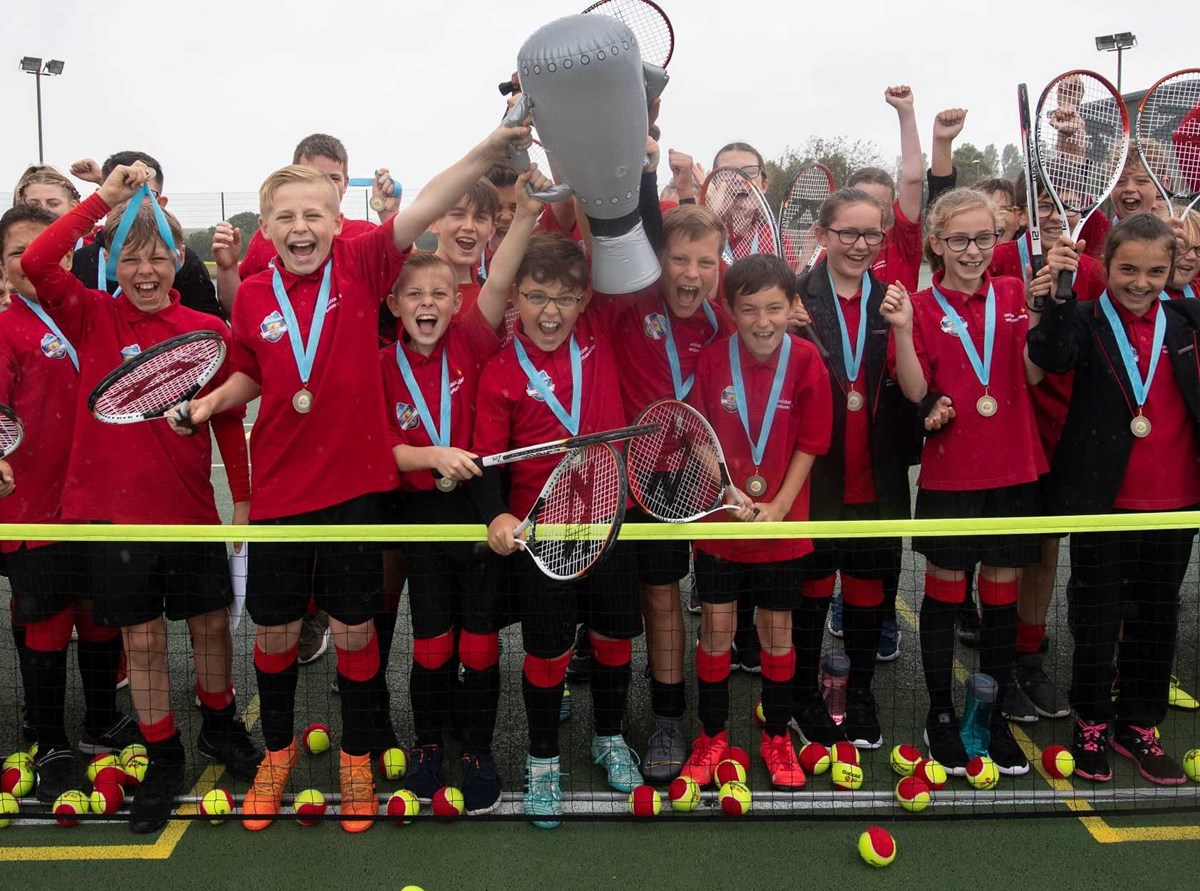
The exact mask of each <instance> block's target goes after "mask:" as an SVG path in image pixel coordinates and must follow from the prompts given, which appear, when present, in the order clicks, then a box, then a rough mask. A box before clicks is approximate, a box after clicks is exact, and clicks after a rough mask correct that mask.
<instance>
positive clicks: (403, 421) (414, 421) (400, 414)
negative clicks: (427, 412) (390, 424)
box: [396, 402, 421, 430]
mask: <svg viewBox="0 0 1200 891" xmlns="http://www.w3.org/2000/svg"><path fill="white" fill-rule="evenodd" d="M396 420H397V421H398V422H399V423H400V429H401V430H415V429H417V428H418V427H420V426H421V416H420V415H419V414H417V410H416V409H415V408H414V407H413V406H411V405H409V404H408V403H407V402H397V403H396Z"/></svg>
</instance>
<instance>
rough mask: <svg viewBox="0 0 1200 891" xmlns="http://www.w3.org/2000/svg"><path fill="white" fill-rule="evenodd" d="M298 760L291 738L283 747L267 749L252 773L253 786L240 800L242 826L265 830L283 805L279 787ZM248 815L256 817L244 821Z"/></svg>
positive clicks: (297, 752) (295, 747)
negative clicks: (272, 749)
mask: <svg viewBox="0 0 1200 891" xmlns="http://www.w3.org/2000/svg"><path fill="white" fill-rule="evenodd" d="M299 760H300V747H299V746H297V745H296V740H294V739H293V740H292V741H291V743H289V744H288V747H287V748H286V749H279V750H278V751H275V752H272V751H271V750H270V749H268V750H267V752H266V754H264V755H263V760H262V763H261V764H259V765H258V770H257V771H256V772H255V774H254V785H253V786H251V787H250V791H249V792H247V793H246V797H245V799H244V800H243V801H242V815H243V819H242V825H243V826H245V827H246V828H247V829H249V830H250V831H251V832H258V831H260V830H262V829H266V828H267V827H268V826H270V825H271V824H272V823H273V822H275V816H276V815H277V814H278V813H279V812H280V810H281V809H282V806H283V790H284V789H285V788H286V787H287V781H288V777H289V776H290V775H291V773H292V768H293V767H295V766H296V762H297V761H299ZM247 815H249V816H252V817H255V818H257V819H251V820H247V819H245V817H246V816H247Z"/></svg>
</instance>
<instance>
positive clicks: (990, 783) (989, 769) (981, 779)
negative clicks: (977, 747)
mask: <svg viewBox="0 0 1200 891" xmlns="http://www.w3.org/2000/svg"><path fill="white" fill-rule="evenodd" d="M967 782H968V783H970V784H971V785H972V786H974V787H975V788H976V789H995V788H996V784H997V783H998V782H1000V771H999V770H998V769H997V767H996V762H995V761H993V760H992V759H991V758H989V757H988V756H987V755H980V756H977V757H975V758H972V759H971V760H970V761H968V762H967Z"/></svg>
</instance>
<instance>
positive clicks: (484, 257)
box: [478, 247, 487, 282]
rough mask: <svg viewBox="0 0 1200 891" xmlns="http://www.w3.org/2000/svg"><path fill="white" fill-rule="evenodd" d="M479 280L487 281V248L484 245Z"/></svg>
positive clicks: (480, 260) (480, 257)
mask: <svg viewBox="0 0 1200 891" xmlns="http://www.w3.org/2000/svg"><path fill="white" fill-rule="evenodd" d="M478 272H479V281H481V282H486V281H487V248H486V247H484V249H483V253H481V254H480V255H479V270H478Z"/></svg>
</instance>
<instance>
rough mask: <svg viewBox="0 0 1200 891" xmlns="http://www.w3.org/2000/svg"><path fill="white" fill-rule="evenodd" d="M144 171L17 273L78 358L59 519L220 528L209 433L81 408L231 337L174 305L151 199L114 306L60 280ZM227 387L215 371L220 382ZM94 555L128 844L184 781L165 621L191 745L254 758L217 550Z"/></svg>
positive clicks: (249, 761) (59, 230)
mask: <svg viewBox="0 0 1200 891" xmlns="http://www.w3.org/2000/svg"><path fill="white" fill-rule="evenodd" d="M153 172H154V171H152V170H150V169H149V168H148V167H146V166H145V165H143V164H141V163H140V162H139V163H137V164H134V165H133V166H124V165H121V166H118V167H116V168H115V169H114V170H113V172H112V173H111V174H110V175H109V177H108V178H107V179H106V180H105V181H104V185H102V186H101V187H100V190H99V191H98V192H97V193H96V194H95V195H93V196H92V197H90V198H88V199H87V200H86V201H84V202H83V203H82V204H80V205H79V206H78V207H76V208H75V209H74V210H72V211H70V212H69V213H67V214H66V215H65V216H63V217H62V218H60V219H59V220H58V221H57V222H55V223H54V225H52V226H50V228H48V229H47V230H46V231H45V232H43V233H42V234H41V235H39V236H38V238H37V239H36V240H35V241H34V242H33V244H32V245H30V246H29V248H28V250H26V252H25V254H24V255H23V256H22V257H21V268H22V269H23V270H24V272H25V274H26V275H27V276H28V277H29V280H30V281H31V282H32V283H33V284H34V286H35V287H36V288H37V294H38V298H39V300H40V301H41V303H42V305H43V306H44V307H45V308H46V309H47V311H48V312H49V315H50V318H51V319H52V320H53V321H54V322H55V323H56V324H57V325H58V326H59V327H60V329H61V331H62V333H63V334H64V335H65V337H66V339H67V340H69V341H70V342H71V343H73V344H74V345H75V349H76V350H77V351H78V357H79V381H78V399H79V401H80V404H78V405H77V407H76V411H75V427H74V432H73V435H72V441H73V447H72V451H71V462H70V466H69V470H68V472H67V477H66V482H65V483H64V486H63V495H62V518H63V520H66V521H79V522H102V523H213V524H215V523H219V522H220V518H219V516H218V514H217V507H216V503H215V501H214V500H213V491H212V484H211V482H210V475H211V467H212V455H211V451H212V447H211V440H210V437H209V435H208V430H207V428H206V429H205V431H204V435H202V436H198V437H196V438H195V439H192V440H186V441H185V440H181V439H179V438H178V437H176V436H170V435H169V434H170V431H169V430H167V429H166V428H165V427H164V426H163V425H161V424H154V423H146V424H126V425H108V424H102V423H100V422H99V421H98V420H96V419H95V418H94V417H93V416H92V414H91V412H89V411H88V409H87V406H86V405H85V404H83V401H84V400H85V399H86V398H87V394H88V393H90V392H91V391H92V389H93V388H94V387H95V386H96V384H98V383H99V382H100V380H101V378H103V377H104V376H105V375H106V374H108V373H109V372H111V371H112V369H113V368H114V367H116V366H117V365H119V364H120V363H121V361H122V360H123V359H124V358H126V357H128V356H131V355H136V354H137V353H138V352H141V351H142V350H144V349H148V348H149V347H152V346H154V345H155V344H157V343H160V342H162V341H163V340H166V339H167V338H169V337H172V336H175V335H178V334H183V333H185V332H190V331H206V330H207V331H217V332H218V333H220V334H221V335H222V336H225V335H227V333H228V329H227V328H226V326H225V323H224V322H222V321H221V320H220V319H217V318H215V317H213V316H210V315H205V314H203V313H199V312H196V311H195V310H190V309H187V308H186V307H184V306H182V305H181V304H180V303H179V293H178V292H177V291H176V290H174V289H173V288H172V284H173V282H174V275H175V270H176V267H177V264H178V263H179V256H178V253H177V251H176V250H174V249H172V246H169V245H167V244H164V242H163V240H162V236H161V235H160V228H159V226H160V222H163V220H160V219H156V214H163V216H164V218H165V224H166V225H169V226H170V230H171V234H172V236H173V240H174V241H175V244H182V242H183V233H182V231H181V230H180V228H179V224H178V222H177V221H176V220H175V219H174V217H171V216H169V215H166V214H165V212H164V211H161V210H160V209H159V208H158V206H157V205H156V204H153V202H152V201H149V202H147V205H145V206H141V207H140V209H139V210H138V211H137V215H136V216H135V217H134V218H133V222H132V225H131V227H130V229H129V234H128V236H127V237H126V241H125V244H124V245H123V246H122V249H121V252H120V255H119V257H118V261H117V265H116V276H117V282H118V283H119V284H120V286H121V292H122V293H121V296H119V297H117V298H115V299H114V298H113V297H112V296H111V295H110V294H109V293H108V292H107V291H100V290H92V289H90V288H87V287H85V286H84V285H83V284H82V283H80V281H79V280H78V279H77V278H75V277H74V276H73V275H71V274H70V272H69V271H68V270H67V269H64V268H63V264H62V258H63V256H64V255H67V254H69V253H70V252H71V250H72V248H73V246H74V244H75V242H76V240H77V239H78V238H79V236H80V235H81V234H82V233H84V232H88V231H90V230H91V227H92V225H93V224H94V223H95V222H96V221H97V220H99V219H101V218H103V217H104V215H105V214H106V213H108V214H109V218H108V221H107V223H106V228H108V229H109V230H110V231H116V228H117V225H118V223H119V221H120V219H121V217H122V215H123V214H121V213H119V212H118V208H117V205H119V204H121V203H122V202H124V201H126V200H127V199H130V198H131V196H134V195H136V194H138V193H139V192H140V191H141V188H142V186H143V184H144V183H146V182H148V181H149V180H150V179H151V178H152V175H153ZM137 200H138V201H139V202H140V201H141V198H138V199H137ZM110 211H111V212H110ZM223 379H224V377H223V372H222V373H221V374H219V376H218V377H217V378H216V382H217V383H220V382H221V381H222V380H223ZM242 417H243V412H242V411H241V410H240V409H232V410H229V411H226V412H224V413H222V414H220V415H219V416H215V417H213V418H212V421H213V423H212V428H213V433H214V435H215V436H216V439H217V444H218V445H219V446H220V448H221V455H222V457H223V458H224V461H225V467H226V471H227V472H228V474H229V486H230V492H231V493H232V495H233V500H234V520H235V522H237V521H238V520H241V521H242V522H245V517H246V515H247V513H248V507H249V506H248V500H249V489H250V485H249V467H248V465H247V460H246V441H245V437H244V435H243V432H242ZM205 420H207V418H206V419H205ZM131 456H132V457H135V458H136V460H130V459H131ZM91 551H92V557H93V568H92V579H93V586H94V588H93V603H94V610H95V615H96V620H97V622H99V623H102V624H105V625H119V626H121V627H122V629H123V631H124V637H125V650H126V654H127V657H128V662H129V680H130V692H131V694H132V696H133V702H134V706H135V707H136V708H137V711H138V718H139V721H140V723H141V731H142V735H143V736H144V737H145V739H146V743H147V749H148V752H149V756H150V764H149V767H148V768H147V771H146V777H145V779H144V781H143V782H142V785H141V786H140V787H139V789H138V793H137V796H136V797H135V798H134V801H133V806H132V808H131V809H130V826H131V828H132V829H133V830H134V831H135V832H153V831H155V830H157V829H158V828H160V827H161V826H162V825H163V824H164V823H165V822H166V820H167V818H168V817H169V815H170V812H171V809H172V808H173V807H174V804H175V796H176V795H177V794H179V793H180V792H181V791H182V789H183V782H184V778H185V774H184V749H183V743H182V742H181V741H180V738H179V732H178V730H177V729H176V726H175V719H174V713H173V712H172V711H171V688H170V679H169V676H168V672H167V661H166V642H167V632H166V623H165V621H164V620H163V614H164V612H165V613H166V615H167V617H169V618H172V619H187V621H188V626H189V630H190V631H191V637H192V646H193V654H194V656H195V666H196V678H197V694H198V695H199V697H200V702H201V712H202V715H203V719H202V724H201V729H200V737H199V740H198V742H197V748H198V749H199V751H200V752H201V754H203V755H205V756H206V757H209V758H214V759H216V760H220V761H224V762H225V764H226V765H227V766H228V767H229V769H230V771H231V772H232V773H233V774H234V775H236V776H239V777H245V778H249V777H251V776H253V774H254V771H255V769H256V767H257V765H258V762H259V760H260V759H261V757H262V753H261V751H260V750H259V749H258V747H257V746H255V745H254V743H253V742H252V741H251V740H250V738H249V736H248V735H247V733H246V729H245V727H244V726H243V724H242V722H241V721H240V720H239V719H238V718H237V717H236V707H235V703H234V694H233V686H232V682H231V679H230V667H231V657H230V652H231V648H232V642H231V640H230V636H229V616H228V613H227V610H226V608H227V607H228V605H229V604H230V602H231V600H232V596H231V589H230V584H229V572H228V567H227V564H226V557H225V547H224V545H222V544H220V543H216V542H214V543H202V542H198V543H193V542H179V543H174V542H172V543H165V544H138V543H129V542H113V543H96V544H94V545H93V546H92V548H91Z"/></svg>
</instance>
